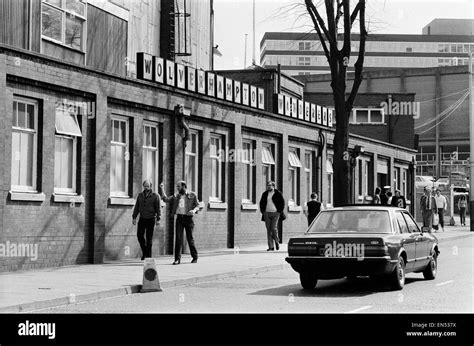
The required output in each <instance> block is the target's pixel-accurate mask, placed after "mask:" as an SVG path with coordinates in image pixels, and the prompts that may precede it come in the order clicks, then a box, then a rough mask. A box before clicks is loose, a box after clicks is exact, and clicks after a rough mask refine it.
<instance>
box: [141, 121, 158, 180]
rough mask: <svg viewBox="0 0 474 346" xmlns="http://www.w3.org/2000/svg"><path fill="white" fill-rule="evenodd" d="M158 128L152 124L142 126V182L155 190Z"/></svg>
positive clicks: (146, 123)
mask: <svg viewBox="0 0 474 346" xmlns="http://www.w3.org/2000/svg"><path fill="white" fill-rule="evenodd" d="M158 143H159V139H158V126H157V125H156V124H153V123H148V122H145V123H144V124H143V145H142V160H143V169H142V181H145V180H149V181H151V183H152V184H153V185H152V186H153V187H154V188H155V189H156V188H157V187H158V162H159V151H158V150H159V149H158Z"/></svg>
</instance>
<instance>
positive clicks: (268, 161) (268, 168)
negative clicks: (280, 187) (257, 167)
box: [262, 143, 275, 186]
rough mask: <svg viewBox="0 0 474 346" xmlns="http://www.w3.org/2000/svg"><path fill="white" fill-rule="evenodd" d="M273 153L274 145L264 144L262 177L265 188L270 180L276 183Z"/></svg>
mask: <svg viewBox="0 0 474 346" xmlns="http://www.w3.org/2000/svg"><path fill="white" fill-rule="evenodd" d="M273 152H274V150H273V145H272V144H270V143H263V144H262V176H263V184H264V186H266V185H267V183H268V182H269V181H270V180H272V181H275V159H274V155H273Z"/></svg>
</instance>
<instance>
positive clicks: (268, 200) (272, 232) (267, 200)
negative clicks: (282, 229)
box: [259, 181, 285, 251]
mask: <svg viewBox="0 0 474 346" xmlns="http://www.w3.org/2000/svg"><path fill="white" fill-rule="evenodd" d="M259 204H260V212H261V213H262V221H265V227H266V228H267V240H268V249H267V251H273V250H275V247H276V249H277V250H279V249H280V244H279V242H280V240H279V239H278V228H277V226H278V220H279V219H280V215H281V214H282V213H283V212H284V209H285V199H284V198H283V194H282V193H281V192H280V191H279V190H277V189H276V186H275V182H274V181H269V182H268V183H267V190H266V191H265V192H264V193H263V194H262V197H261V198H260V203H259ZM273 242H275V246H274V245H273Z"/></svg>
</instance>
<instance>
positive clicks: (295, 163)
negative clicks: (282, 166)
mask: <svg viewBox="0 0 474 346" xmlns="http://www.w3.org/2000/svg"><path fill="white" fill-rule="evenodd" d="M288 161H289V162H290V166H291V167H300V168H301V167H303V165H302V164H301V161H300V159H299V158H298V155H296V153H295V152H294V151H290V152H289V153H288Z"/></svg>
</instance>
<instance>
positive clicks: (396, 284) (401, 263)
mask: <svg viewBox="0 0 474 346" xmlns="http://www.w3.org/2000/svg"><path fill="white" fill-rule="evenodd" d="M390 281H391V286H392V288H393V289H394V290H401V289H402V288H403V286H405V260H404V259H403V257H402V256H400V257H398V263H397V266H396V268H395V270H394V271H393V272H392V273H391V274H390Z"/></svg>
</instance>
